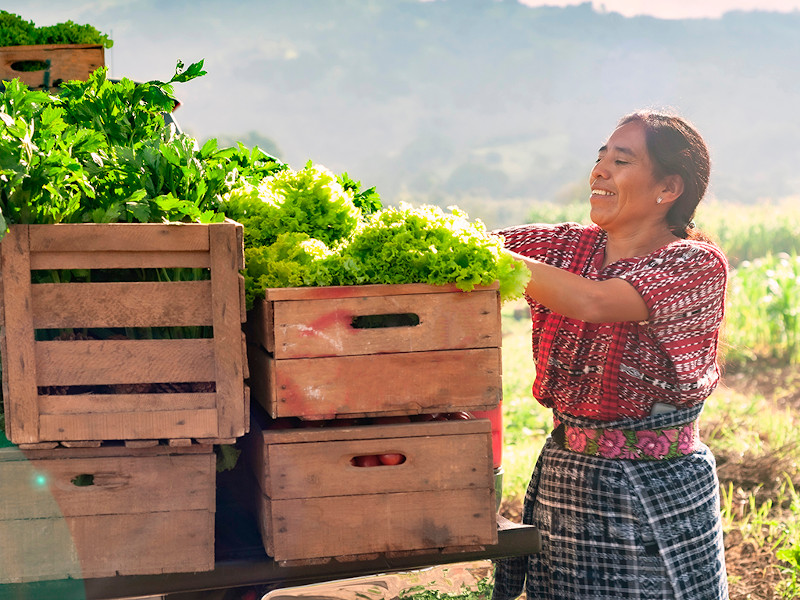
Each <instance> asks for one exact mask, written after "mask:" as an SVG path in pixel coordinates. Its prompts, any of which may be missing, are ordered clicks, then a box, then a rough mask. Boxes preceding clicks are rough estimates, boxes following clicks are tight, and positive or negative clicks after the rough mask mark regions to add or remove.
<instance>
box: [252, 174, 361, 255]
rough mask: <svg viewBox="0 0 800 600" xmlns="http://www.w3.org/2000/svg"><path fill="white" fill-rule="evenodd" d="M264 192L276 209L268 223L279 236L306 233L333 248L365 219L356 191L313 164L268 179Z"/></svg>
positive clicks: (271, 213) (266, 199) (268, 202)
mask: <svg viewBox="0 0 800 600" xmlns="http://www.w3.org/2000/svg"><path fill="white" fill-rule="evenodd" d="M261 189H262V193H263V200H264V201H265V202H266V203H267V204H269V205H271V206H274V207H275V208H276V210H275V211H271V212H270V213H269V217H268V221H269V225H270V226H271V227H272V228H274V231H275V232H277V233H283V232H299V233H306V234H308V236H309V237H312V238H315V239H318V240H320V241H322V242H324V243H325V244H326V245H328V246H332V245H334V244H335V243H337V242H339V241H341V240H344V239H346V238H347V237H349V236H350V234H351V233H352V232H353V231H354V230H355V228H356V225H357V224H358V221H359V218H360V217H361V212H360V211H359V209H358V207H356V205H355V204H354V203H353V195H352V192H348V191H346V190H345V189H344V188H343V187H342V185H341V183H339V181H338V180H337V178H336V176H335V175H334V174H333V173H331V172H330V171H329V170H328V169H326V168H325V167H323V166H321V165H314V164H312V163H311V162H309V163H308V164H306V166H305V168H303V169H301V170H299V171H293V170H290V169H289V170H286V171H282V172H280V173H277V174H276V175H273V176H272V177H269V178H267V179H266V180H265V181H264V182H263V184H262V186H261Z"/></svg>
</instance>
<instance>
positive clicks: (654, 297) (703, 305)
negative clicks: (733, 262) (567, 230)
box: [620, 242, 728, 396]
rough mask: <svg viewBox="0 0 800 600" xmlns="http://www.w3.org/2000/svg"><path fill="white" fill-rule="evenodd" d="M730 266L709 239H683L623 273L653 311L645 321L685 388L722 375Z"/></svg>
mask: <svg viewBox="0 0 800 600" xmlns="http://www.w3.org/2000/svg"><path fill="white" fill-rule="evenodd" d="M727 274H728V264H727V261H726V259H725V256H724V255H723V254H722V252H721V251H720V250H719V249H718V248H716V247H715V246H713V245H711V244H707V243H704V242H684V243H681V244H674V245H672V246H669V247H667V248H666V249H665V250H663V251H662V252H658V253H655V254H651V255H650V256H649V257H647V258H646V259H643V260H642V261H641V262H639V263H638V264H636V265H635V266H634V267H633V268H632V269H630V270H629V271H628V272H627V273H625V274H623V275H621V276H620V277H621V279H624V280H625V281H627V282H628V283H630V284H631V285H633V287H634V288H636V290H637V291H638V292H639V294H640V295H641V296H642V298H643V299H644V301H645V303H646V304H647V307H648V309H649V310H650V317H649V319H648V320H647V322H646V323H643V325H644V326H645V327H646V328H647V329H648V330H649V331H650V333H651V335H653V336H654V337H655V338H656V339H657V340H658V341H659V343H660V345H661V347H662V348H663V349H664V351H665V352H667V354H668V355H669V356H670V358H671V360H672V362H673V365H674V366H675V369H676V375H677V378H678V383H679V385H680V386H681V389H682V390H683V391H684V392H688V393H689V395H690V396H691V395H692V392H691V390H696V391H697V392H698V393H699V391H700V390H701V389H703V388H706V389H707V387H706V386H708V385H709V384H711V385H712V387H713V385H714V384H715V383H716V381H714V382H713V383H712V382H711V381H710V380H713V379H715V378H718V376H719V373H718V365H717V362H716V356H717V344H718V339H719V329H720V326H721V324H722V319H723V316H724V312H725V289H726V285H727Z"/></svg>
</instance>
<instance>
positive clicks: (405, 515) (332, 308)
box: [245, 284, 502, 563]
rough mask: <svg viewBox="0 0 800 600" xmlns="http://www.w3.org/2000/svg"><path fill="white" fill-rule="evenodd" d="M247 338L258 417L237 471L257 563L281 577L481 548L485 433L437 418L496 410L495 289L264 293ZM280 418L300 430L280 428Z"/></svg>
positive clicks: (491, 514)
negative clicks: (248, 502) (253, 485)
mask: <svg viewBox="0 0 800 600" xmlns="http://www.w3.org/2000/svg"><path fill="white" fill-rule="evenodd" d="M247 330H248V337H249V344H248V354H249V360H250V386H251V389H252V394H253V400H254V404H255V403H258V404H259V405H260V410H263V412H264V414H263V415H260V414H259V412H260V411H256V408H255V406H254V409H253V413H254V418H253V422H252V426H251V433H250V435H249V436H247V438H246V439H247V444H246V446H245V456H246V457H247V460H248V462H250V463H251V465H252V468H253V471H254V473H255V476H256V480H257V482H258V486H259V498H258V510H259V517H260V525H261V532H262V537H263V539H264V544H265V547H266V549H267V552H268V554H270V555H271V556H273V557H274V558H275V559H276V560H278V561H280V562H282V563H292V562H308V561H326V560H330V559H336V560H352V559H358V558H361V557H364V556H373V555H374V554H375V553H408V552H435V551H440V550H442V549H444V548H447V549H449V550H452V549H453V548H465V549H466V548H470V549H474V548H475V547H480V546H483V545H487V544H493V543H496V539H497V537H496V536H497V533H496V523H495V500H494V493H495V492H494V482H493V469H492V448H491V447H492V443H491V425H490V423H489V421H488V420H486V419H469V420H466V419H459V420H445V419H444V418H443V417H442V416H441V414H442V413H456V412H458V413H464V412H465V411H472V410H475V411H478V410H489V409H492V408H494V407H496V406H497V405H498V403H499V401H500V397H501V393H502V388H501V347H500V346H501V340H500V336H501V331H500V300H499V293H498V290H497V287H496V286H492V287H487V288H479V289H476V290H474V291H472V292H462V291H460V290H459V289H458V288H456V287H455V286H429V285H423V284H412V285H386V286H384V285H375V286H354V287H327V288H325V287H321V288H302V289H299V288H298V289H271V290H267V291H266V299H265V300H264V301H263V302H261V303H259V304H257V306H256V307H255V308H254V310H253V311H252V312H251V313H250V315H249V316H248V321H247ZM437 414H438V415H439V416H437V417H434V416H433V415H437ZM293 417H295V418H299V419H301V420H302V421H301V426H300V427H298V428H288V429H287V428H284V427H285V425H286V423H287V422H288V421H287V419H290V418H293ZM323 420H324V421H323ZM314 425H324V426H317V427H314ZM385 456H389V457H394V458H390V459H389V460H388V461H384V462H381V463H378V464H376V462H375V461H374V457H385ZM364 459H373V460H372V461H370V460H364Z"/></svg>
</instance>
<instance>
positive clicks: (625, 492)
mask: <svg viewBox="0 0 800 600" xmlns="http://www.w3.org/2000/svg"><path fill="white" fill-rule="evenodd" d="M701 409H702V407H701V406H697V407H694V408H692V409H688V410H681V411H674V412H671V413H665V414H660V415H656V416H652V417H647V418H645V419H642V420H639V421H632V420H622V421H619V422H616V423H614V426H615V427H618V428H622V429H631V430H644V429H658V428H666V427H674V426H676V425H678V424H680V423H686V422H687V421H690V420H692V419H693V418H696V417H697V416H698V415H699V413H700V411H701ZM557 416H558V417H559V418H560V419H561V420H562V421H564V422H565V423H568V424H571V425H574V426H581V427H592V426H593V425H595V426H607V425H608V424H605V423H603V424H600V423H592V422H590V421H587V420H585V419H577V418H573V417H569V416H566V415H561V414H559V415H557ZM523 522H525V523H529V524H534V525H536V526H537V527H538V528H539V530H540V533H541V535H542V551H541V552H540V553H539V554H535V555H530V556H522V557H514V558H511V559H506V560H502V561H498V562H497V565H496V568H495V586H494V596H493V600H509V599H511V598H516V597H517V596H519V595H520V594H521V593H522V591H523V589H525V591H526V593H527V598H528V600H585V599H595V600H623V599H636V600H651V599H653V600H655V599H658V600H663V599H667V598H674V599H677V600H726V599H727V598H728V590H727V578H726V573H725V558H724V548H723V542H722V524H721V519H720V507H719V482H718V480H717V475H716V465H715V461H714V457H713V456H712V454H711V452H710V451H709V450H708V448H707V447H706V446H705V445H701V447H700V449H699V450H698V451H696V452H695V453H693V454H691V455H689V456H685V457H679V458H674V459H671V460H662V461H636V460H620V459H605V458H599V457H594V456H587V455H584V454H578V453H575V452H571V451H569V450H564V449H562V448H560V447H559V446H558V445H557V444H556V443H555V442H554V441H553V440H552V439H550V438H549V439H548V440H547V443H546V444H545V447H544V449H543V450H542V454H541V456H540V457H539V460H538V462H537V464H536V468H535V469H534V473H533V476H532V478H531V482H530V485H529V487H528V491H527V494H526V497H525V509H524V515H523Z"/></svg>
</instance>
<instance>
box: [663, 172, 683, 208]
mask: <svg viewBox="0 0 800 600" xmlns="http://www.w3.org/2000/svg"><path fill="white" fill-rule="evenodd" d="M681 194H683V177H681V176H680V175H667V176H666V177H665V178H664V187H663V189H662V192H661V198H662V199H663V200H664V202H668V203H669V202H674V201H675V200H677V199H678V198H680V197H681Z"/></svg>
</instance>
